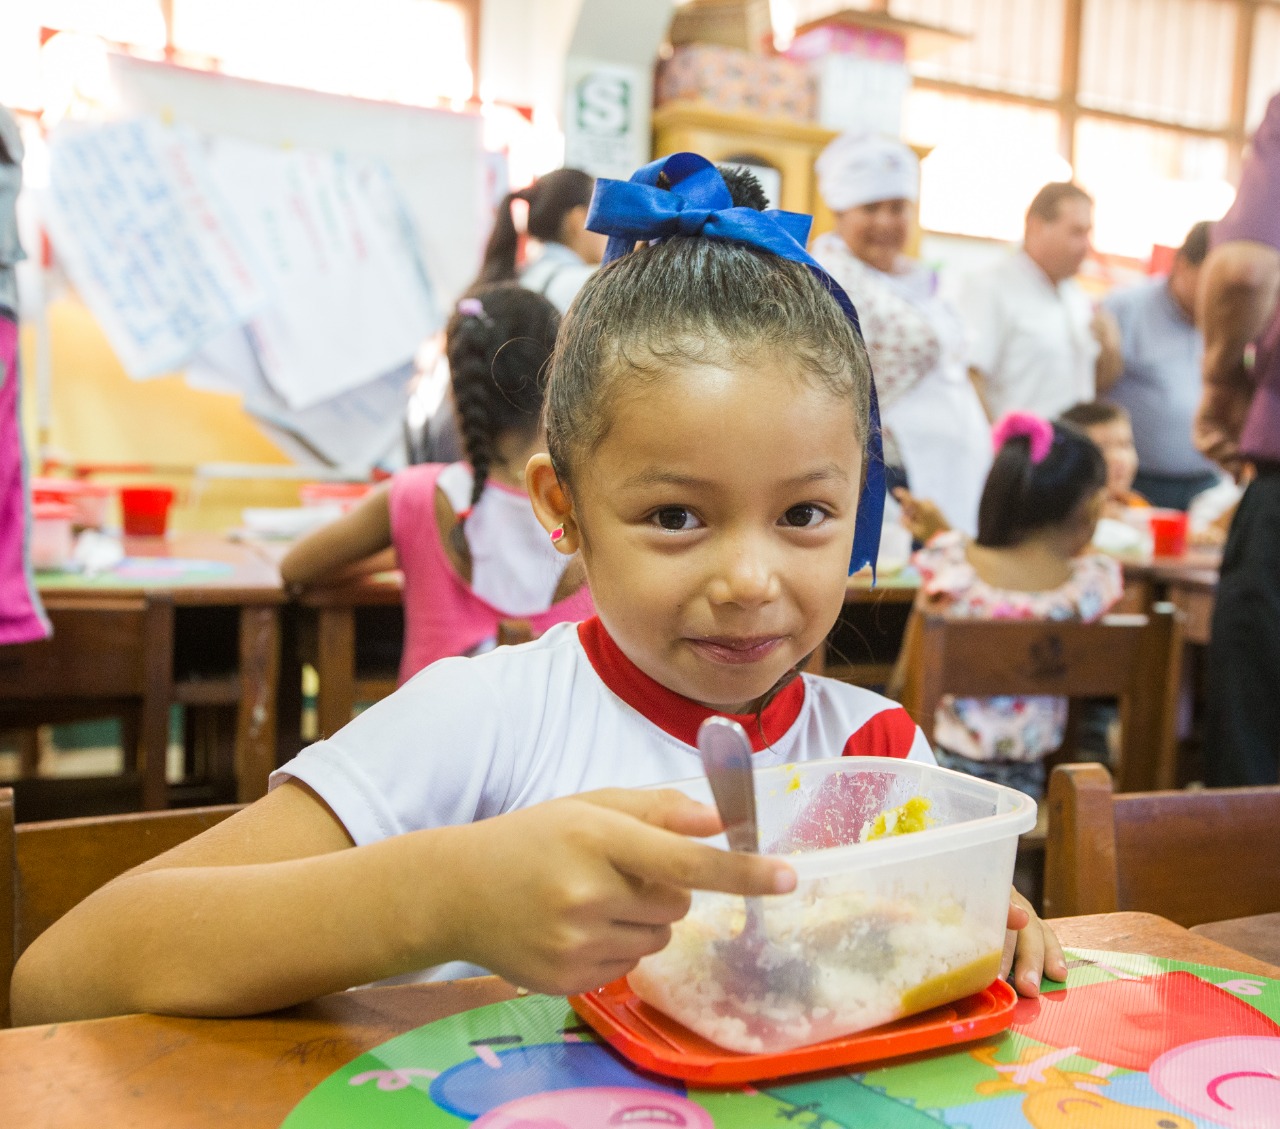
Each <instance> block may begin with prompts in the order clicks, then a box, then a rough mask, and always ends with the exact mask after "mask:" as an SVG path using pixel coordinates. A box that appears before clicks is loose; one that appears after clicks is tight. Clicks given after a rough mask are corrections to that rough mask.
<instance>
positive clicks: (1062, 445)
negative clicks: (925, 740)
mask: <svg viewBox="0 0 1280 1129" xmlns="http://www.w3.org/2000/svg"><path fill="white" fill-rule="evenodd" d="M992 443H993V445H994V447H995V450H996V455H995V461H994V462H993V463H992V466H991V471H990V473H989V474H988V476H987V482H986V486H985V488H984V489H983V492H982V501H981V504H980V506H979V509H978V536H977V538H976V540H974V541H969V540H968V539H967V538H965V537H964V536H963V535H962V534H960V533H958V532H956V531H947V532H944V533H939V534H937V535H936V536H934V537H933V539H932V540H931V541H930V542H929V543H928V545H927V546H925V548H923V549H921V550H920V551H919V552H918V553H916V555H915V564H916V567H917V568H918V569H919V570H920V575H921V577H922V579H923V585H922V587H921V591H920V597H919V599H918V600H917V608H919V609H921V610H926V611H929V612H934V613H938V612H941V613H943V614H945V615H949V616H955V617H957V618H962V619H1055V620H1066V619H1079V620H1085V621H1089V620H1094V619H1097V618H1098V617H1099V616H1101V615H1103V614H1104V613H1105V612H1106V611H1108V610H1109V609H1110V608H1111V607H1112V606H1113V605H1114V604H1115V603H1116V601H1117V600H1118V599H1119V598H1120V595H1121V592H1122V590H1123V583H1122V580H1121V573H1120V568H1119V566H1118V565H1117V564H1116V562H1115V561H1114V560H1112V559H1111V558H1109V557H1104V556H1101V555H1098V554H1095V553H1091V552H1089V551H1088V550H1089V543H1090V541H1091V540H1092V538H1093V531H1094V527H1095V526H1096V525H1097V523H1098V517H1099V516H1100V514H1101V512H1102V506H1103V502H1104V500H1105V497H1106V482H1107V470H1106V464H1105V462H1104V461H1103V458H1102V454H1101V452H1100V451H1099V450H1098V448H1097V447H1095V446H1094V445H1093V443H1092V442H1090V441H1089V439H1088V438H1086V437H1085V436H1084V435H1081V434H1079V433H1078V432H1075V431H1072V430H1070V429H1069V428H1065V427H1062V426H1060V425H1058V424H1055V423H1050V422H1049V421H1048V420H1046V419H1041V418H1040V417H1039V416H1036V415H1032V414H1031V413H1029V412H1010V413H1009V414H1008V415H1006V416H1005V417H1004V418H1003V419H1001V420H1000V421H999V422H998V423H997V424H996V425H995V427H994V428H993V429H992ZM905 652H906V648H904V658H903V661H904V662H905V660H906V657H907V656H906V653H905ZM1066 717H1067V702H1066V699H1064V698H1054V697H1013V696H1003V697H996V698H954V697H951V696H948V697H946V698H944V699H943V703H942V705H941V706H940V707H939V709H938V714H937V718H936V720H935V726H934V752H935V754H936V756H937V759H938V763H939V764H941V765H944V766H945V767H947V768H956V769H959V770H961V771H964V772H969V773H972V774H973V775H975V776H980V777H983V778H984V779H987V780H994V781H996V782H998V783H1000V784H1007V785H1009V786H1010V787H1013V788H1018V789H1020V790H1021V791H1023V792H1026V793H1027V794H1028V795H1031V796H1034V797H1035V798H1036V799H1039V798H1040V797H1041V796H1042V795H1043V794H1044V785H1045V771H1044V758H1045V757H1046V756H1047V755H1048V754H1049V753H1051V752H1053V751H1055V750H1056V749H1057V748H1058V747H1059V746H1060V745H1061V744H1062V737H1063V731H1064V728H1065V726H1066Z"/></svg>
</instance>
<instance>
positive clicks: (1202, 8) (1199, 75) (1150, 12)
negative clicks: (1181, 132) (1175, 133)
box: [1079, 0, 1237, 129]
mask: <svg viewBox="0 0 1280 1129" xmlns="http://www.w3.org/2000/svg"><path fill="white" fill-rule="evenodd" d="M1236 18H1237V11H1236V7H1235V5H1234V4H1227V3H1223V2H1222V0H1088V2H1087V3H1086V4H1085V7H1084V27H1083V36H1082V49H1081V53H1080V92H1079V99H1080V104H1081V106H1088V107H1090V108H1091V109H1099V110H1114V111H1116V112H1118V113H1123V114H1132V115H1134V116H1136V117H1143V118H1151V119H1155V120H1158V121H1166V122H1171V123H1174V124H1176V125H1186V126H1201V127H1205V128H1208V129H1221V128H1223V127H1224V126H1226V124H1227V122H1228V119H1229V118H1230V116H1231V72H1232V64H1233V61H1234V58H1235V35H1236Z"/></svg>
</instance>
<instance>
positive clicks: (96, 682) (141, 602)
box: [0, 592, 173, 810]
mask: <svg viewBox="0 0 1280 1129" xmlns="http://www.w3.org/2000/svg"><path fill="white" fill-rule="evenodd" d="M46 606H47V610H48V613H49V618H50V620H51V622H52V624H53V629H54V630H53V634H52V636H50V637H49V638H48V639H44V640H41V641H39V642H36V643H22V644H17V645H13V646H5V647H0V728H29V727H33V726H37V725H44V724H56V723H58V722H64V721H74V720H81V719H86V718H91V717H113V716H115V717H120V718H121V719H122V722H123V729H124V741H123V744H124V746H125V777H124V779H123V780H121V781H115V784H117V785H123V786H124V788H125V790H126V792H131V793H132V794H133V797H134V798H133V800H132V803H131V804H130V805H129V806H137V805H139V804H140V805H141V806H142V807H146V808H162V807H164V806H165V804H166V802H167V789H166V786H165V757H166V753H167V751H168V746H169V704H170V702H171V701H172V700H173V598H172V595H171V594H170V593H167V592H160V593H151V592H142V593H138V594H137V595H136V596H132V597H128V598H115V597H112V598H110V599H82V598H67V599H62V598H57V597H50V598H49V599H48V600H47V601H46ZM19 788H20V789H22V790H23V795H22V796H21V797H20V799H21V802H22V804H23V805H24V810H25V803H26V792H28V791H29V792H31V793H32V799H33V800H37V797H38V798H39V800H44V798H45V797H44V793H46V792H52V791H53V790H55V789H59V788H61V789H62V790H63V791H65V792H69V793H77V794H84V793H86V791H87V788H88V786H87V785H86V784H85V782H84V781H75V782H72V781H62V780H56V781H55V780H37V779H32V780H30V781H23V782H22V783H20V784H19ZM125 802H126V803H128V802H129V801H127V800H126V801H125Z"/></svg>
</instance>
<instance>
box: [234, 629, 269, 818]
mask: <svg viewBox="0 0 1280 1129" xmlns="http://www.w3.org/2000/svg"><path fill="white" fill-rule="evenodd" d="M279 677H280V613H279V610H278V609H277V608H274V607H245V608H241V609H240V705H239V707H238V711H237V715H236V753H235V763H236V798H237V799H238V800H239V801H240V803H242V804H245V803H250V802H252V801H253V800H256V799H258V798H259V797H260V796H265V795H266V794H267V777H268V776H270V775H271V770H272V769H273V768H275V759H276V713H275V708H276V689H277V683H278V681H279Z"/></svg>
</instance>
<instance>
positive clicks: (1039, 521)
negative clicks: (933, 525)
mask: <svg viewBox="0 0 1280 1129" xmlns="http://www.w3.org/2000/svg"><path fill="white" fill-rule="evenodd" d="M991 435H992V441H993V442H994V443H995V444H996V456H995V459H994V461H993V462H992V464H991V470H990V472H989V473H988V475H987V484H986V486H985V487H984V488H983V491H982V501H981V502H980V503H979V505H978V538H977V542H978V544H979V545H984V546H986V547H987V548H990V549H1001V548H1008V547H1009V546H1012V545H1017V544H1019V543H1020V542H1022V541H1024V540H1026V538H1027V537H1029V536H1031V534H1033V533H1036V532H1037V531H1039V530H1041V529H1046V528H1048V527H1049V526H1053V525H1059V524H1061V523H1063V522H1066V521H1067V520H1069V519H1070V518H1071V517H1072V515H1073V514H1075V513H1076V512H1077V510H1078V509H1079V507H1080V505H1081V503H1082V502H1084V501H1085V500H1086V499H1087V498H1089V497H1091V496H1092V495H1094V494H1096V493H1097V492H1098V491H1099V490H1101V489H1102V488H1103V487H1104V486H1105V485H1106V482H1107V465H1106V463H1105V461H1104V460H1103V458H1102V452H1101V451H1099V450H1098V448H1097V447H1095V446H1094V445H1093V443H1092V442H1090V440H1089V439H1088V438H1087V437H1086V436H1084V435H1081V434H1079V433H1078V432H1075V431H1073V430H1071V429H1070V428H1067V427H1062V426H1060V425H1058V424H1056V423H1050V422H1049V421H1048V420H1044V419H1040V418H1039V417H1037V416H1032V415H1029V414H1028V413H1024V412H1011V413H1009V415H1007V416H1005V417H1004V418H1003V419H1002V420H1000V422H999V423H997V424H996V426H995V427H994V428H993V429H992V432H991Z"/></svg>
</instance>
